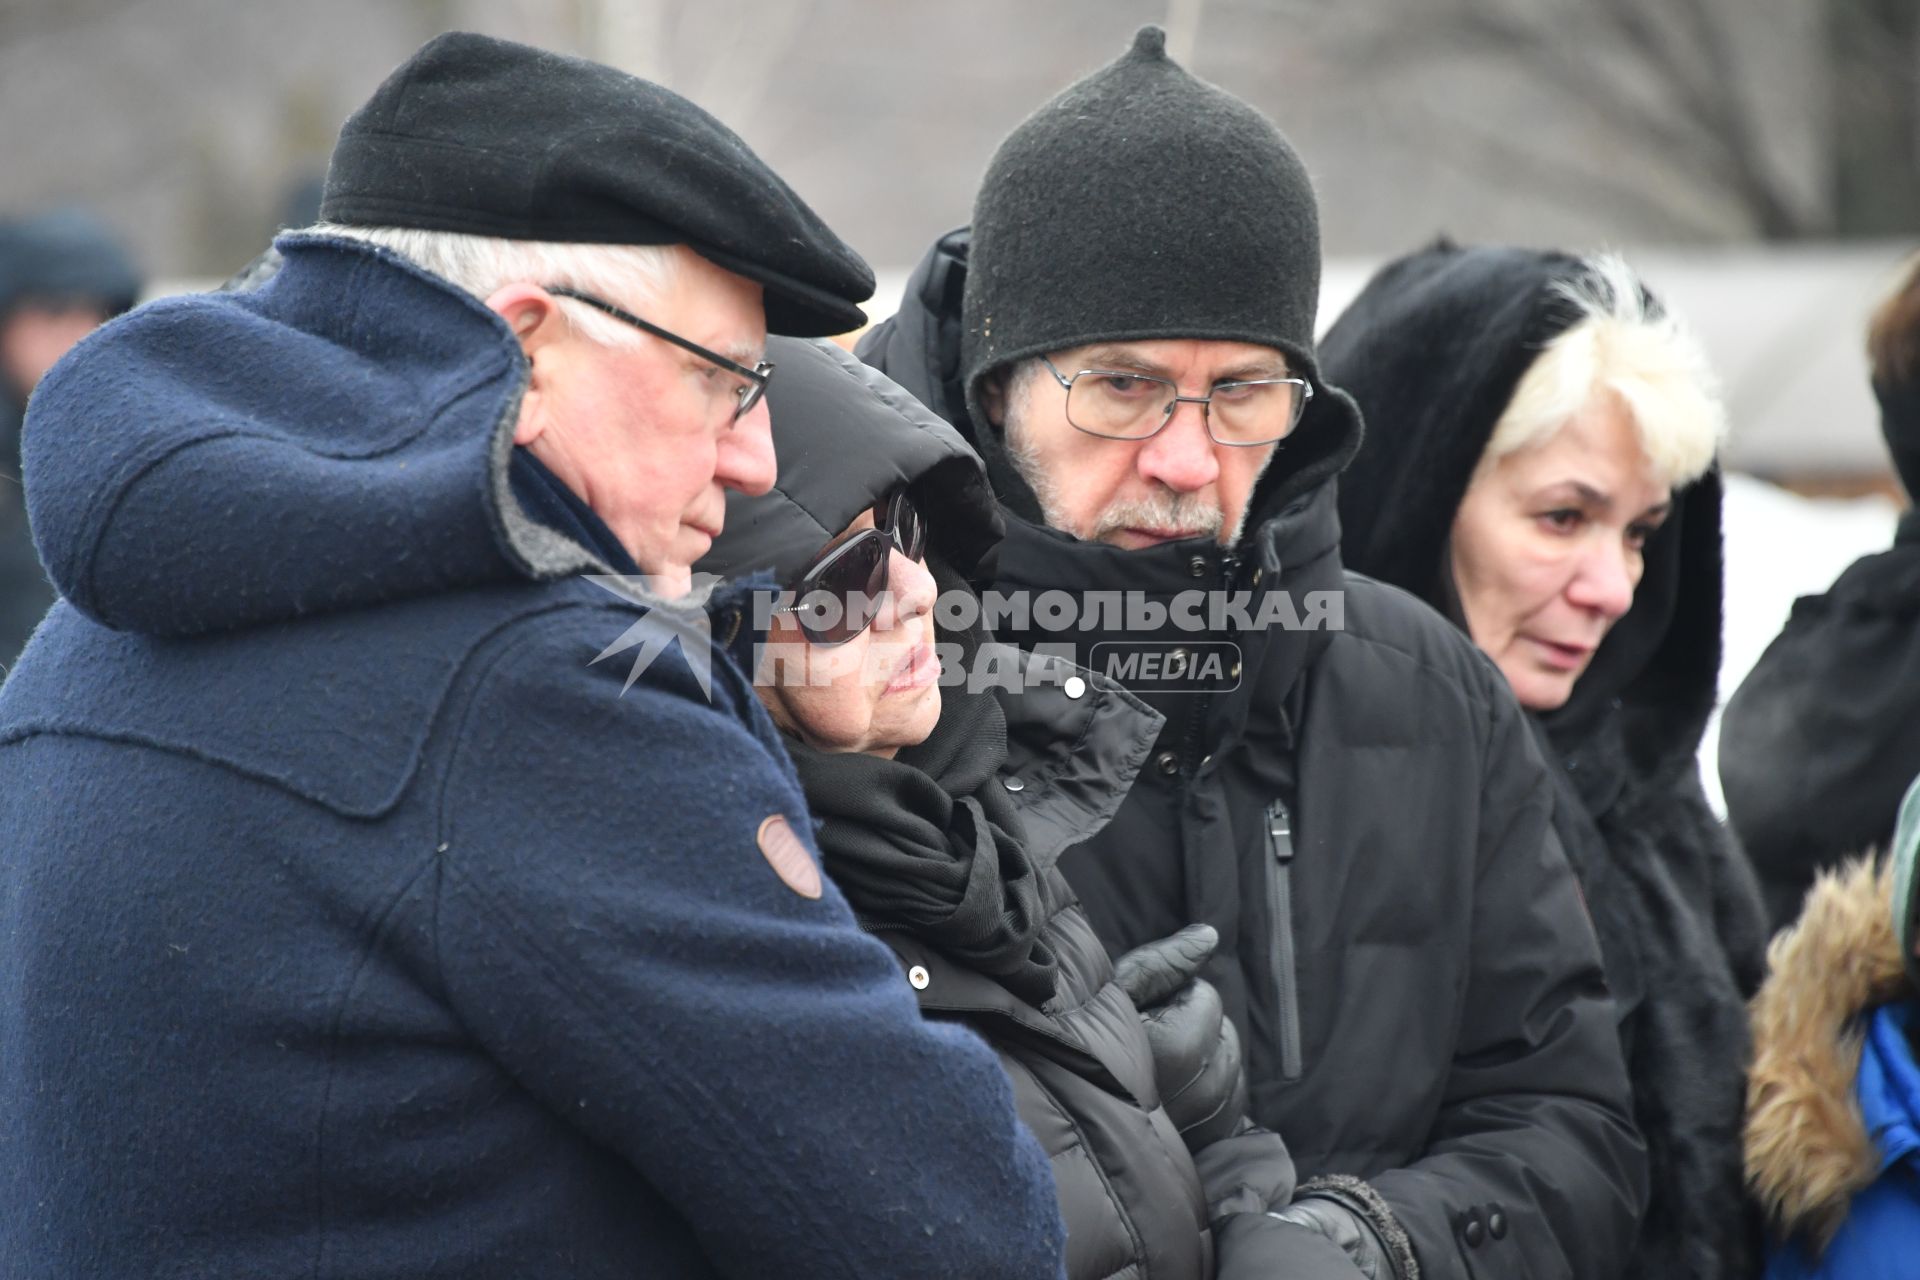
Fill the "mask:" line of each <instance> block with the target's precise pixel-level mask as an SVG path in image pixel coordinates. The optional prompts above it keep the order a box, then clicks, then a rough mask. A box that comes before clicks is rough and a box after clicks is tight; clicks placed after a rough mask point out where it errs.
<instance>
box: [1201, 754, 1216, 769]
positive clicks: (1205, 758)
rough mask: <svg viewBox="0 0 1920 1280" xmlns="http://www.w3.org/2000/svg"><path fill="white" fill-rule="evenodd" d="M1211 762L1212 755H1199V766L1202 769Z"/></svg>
mask: <svg viewBox="0 0 1920 1280" xmlns="http://www.w3.org/2000/svg"><path fill="white" fill-rule="evenodd" d="M1212 763H1213V757H1212V756H1201V757H1200V767H1201V768H1202V769H1204V768H1206V767H1207V766H1208V765H1210V764H1212Z"/></svg>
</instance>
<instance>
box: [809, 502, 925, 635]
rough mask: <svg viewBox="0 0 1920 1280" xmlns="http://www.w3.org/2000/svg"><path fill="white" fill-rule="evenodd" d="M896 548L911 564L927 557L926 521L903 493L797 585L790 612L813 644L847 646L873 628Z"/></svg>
mask: <svg viewBox="0 0 1920 1280" xmlns="http://www.w3.org/2000/svg"><path fill="white" fill-rule="evenodd" d="M895 547H898V548H899V549H900V551H901V553H902V554H903V555H905V556H906V557H907V559H909V560H923V559H925V557H926V554H927V521H926V517H924V516H923V515H921V513H920V508H919V507H918V506H917V505H915V503H914V501H913V499H912V498H909V497H908V496H907V491H906V490H905V489H904V488H901V489H895V490H894V491H893V492H892V493H890V494H888V495H887V496H886V497H885V498H882V499H881V500H880V501H879V502H876V503H874V504H873V528H871V529H862V530H861V531H860V532H858V533H856V534H854V535H853V536H852V537H851V538H848V539H847V540H846V541H845V542H840V543H835V544H833V545H830V546H828V547H827V548H826V549H825V550H823V551H821V553H820V554H819V555H817V556H815V557H814V558H813V561H812V562H811V563H810V564H808V565H807V567H806V569H804V570H803V571H802V572H801V574H800V577H799V579H798V581H796V582H795V583H794V584H793V588H792V590H793V599H794V603H793V604H792V605H790V606H788V608H787V609H786V610H785V612H791V613H793V614H795V615H797V620H798V622H799V623H800V629H801V630H802V631H804V632H806V635H807V639H808V640H809V641H810V642H812V643H814V644H817V645H825V646H832V645H836V644H845V643H846V642H847V641H849V640H851V639H853V638H854V637H855V636H857V635H859V634H860V633H861V632H862V631H865V630H866V629H867V628H868V627H870V626H872V625H873V619H874V615H875V614H877V613H878V612H879V611H880V595H881V592H883V591H885V590H886V589H887V586H888V582H889V577H888V572H887V569H888V566H889V565H891V564H892V563H893V550H894V548H895Z"/></svg>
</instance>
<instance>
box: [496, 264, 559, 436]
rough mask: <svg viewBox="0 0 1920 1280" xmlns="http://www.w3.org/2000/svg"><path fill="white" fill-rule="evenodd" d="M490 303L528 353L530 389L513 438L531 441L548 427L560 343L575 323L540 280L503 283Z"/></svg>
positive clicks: (524, 399)
mask: <svg viewBox="0 0 1920 1280" xmlns="http://www.w3.org/2000/svg"><path fill="white" fill-rule="evenodd" d="M486 307H487V310H489V311H492V312H493V313H495V314H496V315H498V316H499V317H500V318H501V319H502V320H505V321H506V322H507V327H508V328H509V329H511V330H513V336H514V337H516V338H518V339H519V340H520V349H521V350H522V351H524V352H525V353H526V356H527V365H528V369H527V389H526V393H525V395H524V396H522V398H521V401H520V420H519V422H517V423H516V424H515V425H514V429H513V442H514V443H515V444H517V445H530V444H532V443H533V442H534V441H535V440H538V439H539V438H540V436H541V434H542V433H543V432H544V431H545V430H546V428H547V422H548V415H547V408H548V399H549V396H550V394H551V392H552V390H553V381H554V378H555V377H556V376H557V374H558V372H559V360H558V357H559V355H560V353H561V350H562V348H561V346H560V344H561V343H562V342H563V341H565V340H566V339H569V338H571V337H572V336H573V327H572V325H571V323H570V322H569V321H568V320H567V317H566V316H565V315H564V314H562V313H561V310H560V304H559V303H558V302H556V301H554V298H553V295H552V294H550V293H548V292H547V291H546V290H545V289H542V288H541V287H540V286H539V285H536V284H527V283H524V282H518V283H514V284H509V285H502V286H501V287H500V288H498V289H495V290H494V291H493V293H492V294H491V295H489V296H488V298H487V300H486Z"/></svg>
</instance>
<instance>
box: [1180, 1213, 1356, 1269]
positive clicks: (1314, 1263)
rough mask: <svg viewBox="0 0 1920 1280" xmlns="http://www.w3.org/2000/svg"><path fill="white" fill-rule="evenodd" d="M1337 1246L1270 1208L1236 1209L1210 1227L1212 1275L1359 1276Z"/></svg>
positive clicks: (1351, 1260) (1351, 1262) (1351, 1261)
mask: <svg viewBox="0 0 1920 1280" xmlns="http://www.w3.org/2000/svg"><path fill="white" fill-rule="evenodd" d="M1361 1274H1362V1273H1361V1271H1360V1270H1359V1269H1358V1268H1356V1267H1355V1266H1354V1265H1353V1259H1352V1258H1349V1257H1348V1256H1347V1255H1346V1253H1345V1252H1344V1251H1343V1250H1342V1249H1341V1248H1340V1246H1339V1245H1337V1244H1334V1243H1333V1242H1332V1241H1331V1240H1329V1239H1327V1238H1326V1237H1325V1236H1323V1235H1321V1234H1320V1233H1319V1232H1318V1231H1315V1230H1313V1229H1312V1228H1309V1227H1303V1226H1301V1225H1300V1224H1299V1223H1297V1222H1285V1221H1282V1220H1281V1219H1279V1218H1277V1217H1275V1216H1274V1215H1272V1214H1270V1213H1236V1214H1234V1215H1233V1216H1232V1217H1230V1218H1227V1219H1226V1220H1225V1221H1222V1222H1216V1223H1215V1224H1214V1226H1213V1275H1214V1280H1359V1278H1360V1276H1361Z"/></svg>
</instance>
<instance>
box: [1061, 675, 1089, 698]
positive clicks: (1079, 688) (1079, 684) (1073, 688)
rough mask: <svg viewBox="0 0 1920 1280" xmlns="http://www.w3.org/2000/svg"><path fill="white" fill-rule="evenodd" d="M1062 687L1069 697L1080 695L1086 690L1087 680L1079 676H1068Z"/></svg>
mask: <svg viewBox="0 0 1920 1280" xmlns="http://www.w3.org/2000/svg"><path fill="white" fill-rule="evenodd" d="M1062 687H1063V688H1064V689H1066V691H1067V696H1068V697H1069V698H1078V697H1082V696H1084V695H1085V694H1086V692H1087V682H1086V681H1085V680H1082V679H1081V678H1080V677H1079V676H1068V677H1067V683H1066V684H1065V685H1064V686H1062Z"/></svg>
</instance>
